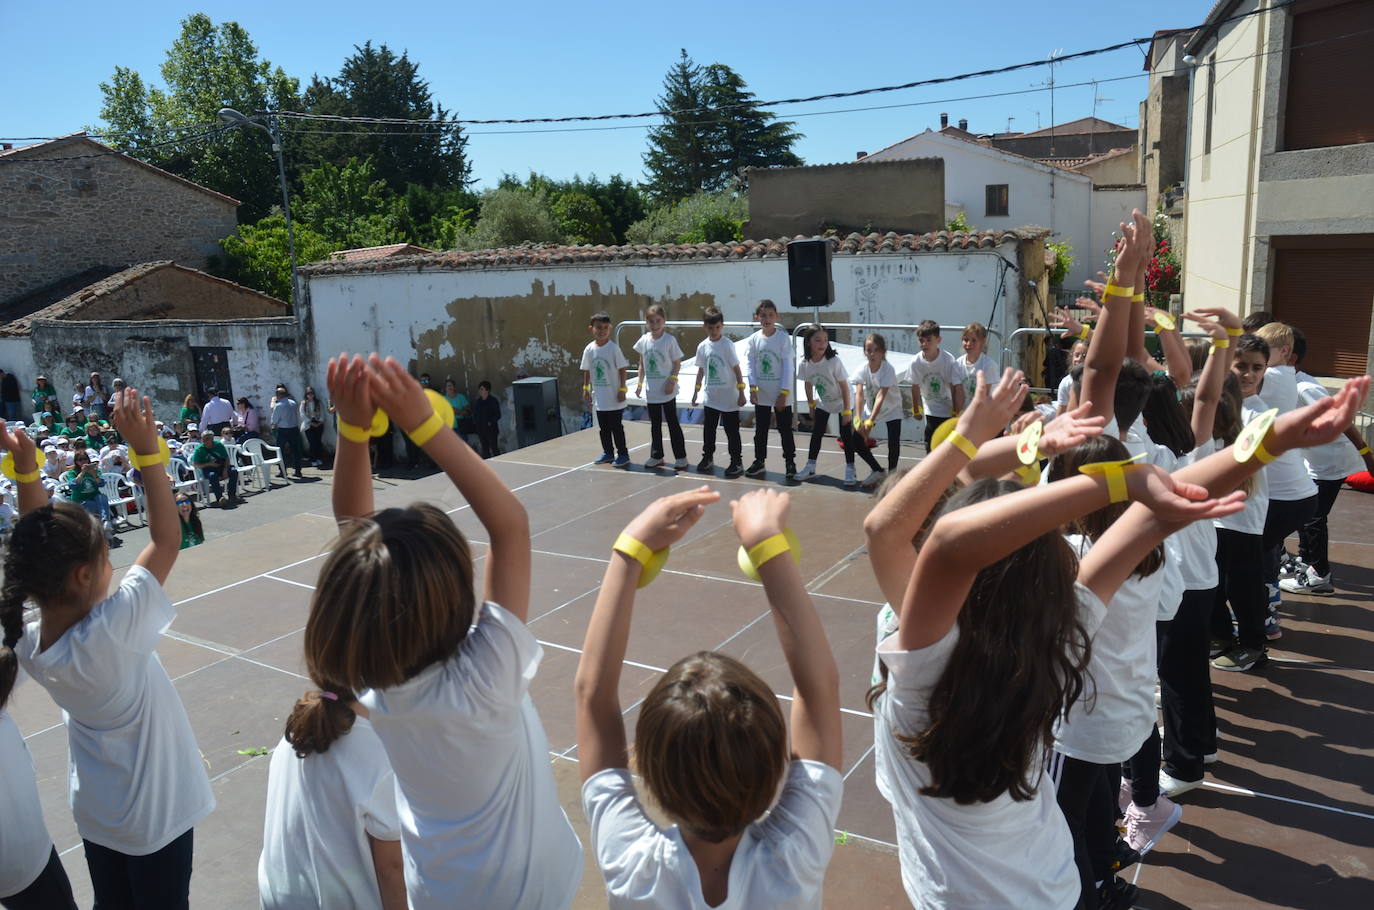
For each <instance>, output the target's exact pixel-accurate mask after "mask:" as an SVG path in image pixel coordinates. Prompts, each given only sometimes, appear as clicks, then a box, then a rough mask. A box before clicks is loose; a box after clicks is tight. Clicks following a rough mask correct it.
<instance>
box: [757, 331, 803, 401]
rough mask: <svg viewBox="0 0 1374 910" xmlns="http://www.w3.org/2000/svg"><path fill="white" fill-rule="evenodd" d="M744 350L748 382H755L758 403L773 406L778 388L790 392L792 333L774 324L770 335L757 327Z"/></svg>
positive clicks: (792, 356)
mask: <svg viewBox="0 0 1374 910" xmlns="http://www.w3.org/2000/svg"><path fill="white" fill-rule="evenodd" d="M748 352H749V353H748V357H749V385H751V386H758V392H757V393H756V400H757V401H758V403H759V407H771V406H775V405H776V404H777V403H778V393H779V392H780V391H782V390H783V389H786V390H787V392H788V394H789V395H790V394H791V393H792V365H793V362H794V360H795V357H794V355H793V349H792V336H791V335H789V334H787V333H786V332H784V331H783V330H782V329H780V328H777V327H776V326H775V327H774V328H773V334H772V335H765V334H763V329H759V330H758V331H757V332H755V333H754V334H752V335H750V336H749V340H748Z"/></svg>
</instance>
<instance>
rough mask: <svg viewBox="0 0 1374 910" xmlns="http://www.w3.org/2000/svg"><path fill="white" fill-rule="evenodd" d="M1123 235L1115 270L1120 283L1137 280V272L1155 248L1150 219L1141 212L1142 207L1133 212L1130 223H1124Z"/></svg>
mask: <svg viewBox="0 0 1374 910" xmlns="http://www.w3.org/2000/svg"><path fill="white" fill-rule="evenodd" d="M1121 236H1122V241H1123V242H1122V244H1121V252H1120V253H1118V254H1117V256H1116V265H1115V268H1114V272H1113V274H1114V277H1115V279H1116V281H1117V283H1118V284H1119V283H1120V282H1122V281H1128V282H1133V281H1135V278H1136V273H1137V272H1139V271H1140V270H1141V268H1142V267H1143V266H1144V265H1145V263H1146V262H1148V261H1149V260H1150V257H1151V256H1152V255H1153V254H1154V248H1155V238H1154V232H1153V230H1152V229H1151V227H1150V219H1148V218H1146V217H1145V216H1144V215H1143V214H1141V211H1140V209H1134V210H1133V211H1132V212H1131V222H1130V223H1129V224H1126V223H1124V222H1123V223H1122V225H1121Z"/></svg>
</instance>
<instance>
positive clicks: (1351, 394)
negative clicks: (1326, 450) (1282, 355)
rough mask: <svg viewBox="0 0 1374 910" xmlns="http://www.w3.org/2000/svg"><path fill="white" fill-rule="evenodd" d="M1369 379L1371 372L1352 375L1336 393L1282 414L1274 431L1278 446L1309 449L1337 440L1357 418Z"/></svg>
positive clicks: (1281, 447) (1366, 391)
mask: <svg viewBox="0 0 1374 910" xmlns="http://www.w3.org/2000/svg"><path fill="white" fill-rule="evenodd" d="M1369 382H1370V378H1369V377H1368V376H1360V377H1358V378H1356V379H1351V380H1349V381H1348V382H1346V384H1345V386H1344V387H1343V388H1342V389H1341V390H1340V391H1339V392H1337V393H1336V394H1335V395H1332V396H1330V397H1327V398H1321V399H1318V400H1317V401H1316V402H1315V403H1314V404H1309V405H1308V406H1307V407H1305V408H1297V409H1296V410H1292V411H1289V412H1288V413H1287V414H1284V415H1282V416H1281V417H1279V419H1278V420H1276V421H1274V427H1273V429H1272V430H1271V431H1270V432H1272V433H1273V435H1274V437H1275V440H1276V444H1277V447H1278V448H1280V449H1283V450H1285V451H1286V450H1288V449H1306V448H1310V447H1312V446H1319V445H1324V444H1326V443H1328V442H1331V441H1333V440H1335V439H1336V438H1337V437H1338V436H1340V435H1341V434H1342V433H1344V432H1345V430H1346V427H1348V426H1350V424H1351V423H1352V422H1354V420H1355V415H1356V414H1357V413H1358V412H1359V410H1360V402H1362V401H1364V399H1365V397H1366V396H1367V395H1368V394H1369Z"/></svg>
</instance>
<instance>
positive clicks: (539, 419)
mask: <svg viewBox="0 0 1374 910" xmlns="http://www.w3.org/2000/svg"><path fill="white" fill-rule="evenodd" d="M510 387H511V392H512V396H511V397H512V398H513V399H514V401H515V439H516V442H517V444H518V445H519V446H520V447H521V448H524V447H525V446H532V445H534V444H535V443H539V442H544V441H545V440H548V439H553V438H555V437H557V436H562V435H563V418H562V413H561V411H560V410H559V407H558V380H557V379H555V378H553V377H552V376H530V377H529V378H528V379H517V380H515V382H512V383H511V386H510Z"/></svg>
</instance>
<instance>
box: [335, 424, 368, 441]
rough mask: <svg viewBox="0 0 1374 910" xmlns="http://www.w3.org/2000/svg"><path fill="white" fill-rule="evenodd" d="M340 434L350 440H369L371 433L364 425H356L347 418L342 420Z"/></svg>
mask: <svg viewBox="0 0 1374 910" xmlns="http://www.w3.org/2000/svg"><path fill="white" fill-rule="evenodd" d="M339 435H340V436H342V437H343V438H344V439H347V440H348V441H349V442H367V440H368V438H369V435H370V434H369V433H368V432H367V430H364V429H363V428H362V427H355V426H354V425H353V424H351V423H349V422H348V421H346V420H340V421H339Z"/></svg>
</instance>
